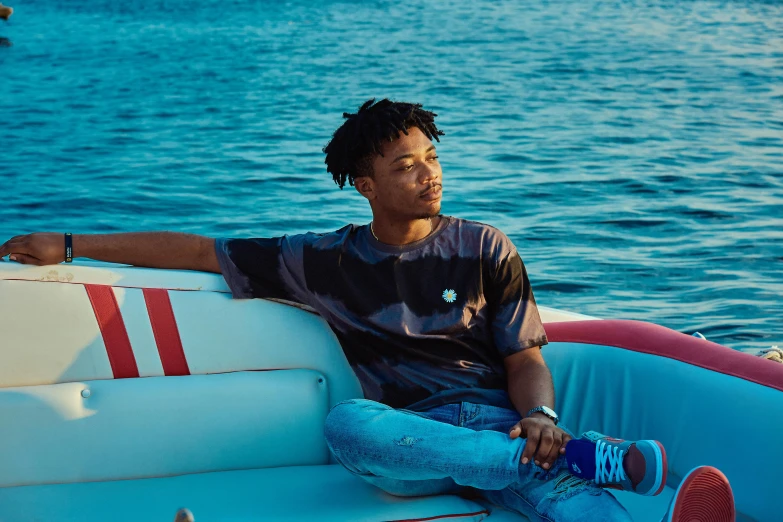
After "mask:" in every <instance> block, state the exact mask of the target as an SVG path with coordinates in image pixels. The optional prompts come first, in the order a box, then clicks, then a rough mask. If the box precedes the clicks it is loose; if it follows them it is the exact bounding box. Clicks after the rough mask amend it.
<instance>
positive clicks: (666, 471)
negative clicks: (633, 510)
mask: <svg viewBox="0 0 783 522" xmlns="http://www.w3.org/2000/svg"><path fill="white" fill-rule="evenodd" d="M654 442H655V443H656V444H657V445H658V448H659V449H660V450H661V460H662V464H661V467H662V468H663V476H662V478H661V487H659V488H658V491H656V492H655V493H653V495H660V494H661V491H663V488H665V487H666V479H667V478H668V474H669V463H668V462H667V461H666V450H665V449H664V447H663V444H661V443H660V442H658V441H657V440H656V441H654Z"/></svg>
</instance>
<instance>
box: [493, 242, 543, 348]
mask: <svg viewBox="0 0 783 522" xmlns="http://www.w3.org/2000/svg"><path fill="white" fill-rule="evenodd" d="M485 295H486V298H487V304H488V305H489V307H490V310H491V313H492V335H493V337H494V340H495V346H496V347H497V349H498V351H499V352H500V354H501V355H502V356H503V357H508V356H509V355H513V354H515V353H517V352H521V351H522V350H526V349H528V348H532V347H534V346H543V345H545V344H547V342H548V341H547V338H546V332H545V331H544V325H543V323H542V322H541V317H540V316H539V314H538V307H537V306H536V300H535V298H534V297H533V290H532V288H531V287H530V281H529V280H528V278H527V271H526V270H525V265H524V264H523V263H522V258H520V257H519V253H517V251H516V249H514V250H512V251H511V252H509V253H508V254H507V255H506V256H504V257H503V258H502V259H501V260H500V261H499V262H498V263H497V266H496V267H495V270H494V271H493V273H492V276H491V278H490V282H489V285H488V288H487V291H486V292H485Z"/></svg>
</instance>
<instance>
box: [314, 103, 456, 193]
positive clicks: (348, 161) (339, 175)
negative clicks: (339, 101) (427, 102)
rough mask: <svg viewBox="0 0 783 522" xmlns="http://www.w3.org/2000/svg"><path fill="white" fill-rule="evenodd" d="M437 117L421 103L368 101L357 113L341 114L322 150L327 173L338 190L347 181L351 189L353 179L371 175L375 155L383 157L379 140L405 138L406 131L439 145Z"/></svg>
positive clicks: (441, 133) (440, 134)
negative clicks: (337, 126)
mask: <svg viewBox="0 0 783 522" xmlns="http://www.w3.org/2000/svg"><path fill="white" fill-rule="evenodd" d="M436 116H437V114H435V113H433V112H430V111H425V110H424V109H422V108H421V104H420V103H403V102H393V101H391V100H388V99H385V98H384V99H383V100H381V101H379V102H378V103H375V98H372V99H370V100H367V101H366V102H364V104H363V105H362V106H361V107H359V112H357V113H356V114H350V113H348V112H344V113H343V118H345V119H346V121H345V122H344V123H343V124H342V126H341V127H340V128H339V129H337V130H336V131H335V132H334V135H333V136H332V139H331V141H329V143H327V145H326V147H324V148H323V151H324V152H325V153H326V159H325V160H324V163H326V171H327V172H329V173H331V174H332V179H334V182H335V183H337V186H339V187H340V189H342V188H343V187H344V186H345V182H346V180H347V181H348V183H350V184H351V186H353V182H354V179H356V178H358V177H361V176H372V174H373V172H372V160H373V157H374V155H375V154H380V155H381V156H383V154H382V153H381V142H382V141H394V140H395V139H396V138H397V137H398V136H399V134H400V132H402V133H403V134H405V135H406V136H407V135H408V129H409V128H411V127H418V129H419V130H420V131H421V132H423V133H424V134H425V135H426V136H427V138H429V139H430V140H432V139H435V141H438V142H439V141H440V140H439V139H438V136H443V132H442V131H440V130H438V128H437V127H436V126H435V117H436Z"/></svg>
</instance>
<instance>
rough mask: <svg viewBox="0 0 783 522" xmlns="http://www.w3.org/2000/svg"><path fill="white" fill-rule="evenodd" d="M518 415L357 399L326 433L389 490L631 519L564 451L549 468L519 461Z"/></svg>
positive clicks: (575, 520)
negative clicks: (576, 472) (574, 471)
mask: <svg viewBox="0 0 783 522" xmlns="http://www.w3.org/2000/svg"><path fill="white" fill-rule="evenodd" d="M519 420H520V415H519V413H517V412H516V411H512V410H507V409H505V408H498V407H495V406H486V405H478V404H472V403H468V402H463V403H461V404H447V405H444V406H439V407H437V408H433V409H431V410H428V411H425V412H412V411H407V410H395V409H393V408H390V407H389V406H386V405H384V404H380V403H377V402H374V401H369V400H364V399H355V400H349V401H344V402H341V403H339V404H337V405H336V406H335V407H334V408H332V411H331V412H330V413H329V415H328V417H327V419H326V425H325V426H324V433H325V435H326V441H327V444H328V445H329V449H330V450H331V451H332V453H333V454H334V456H335V458H336V459H337V461H338V462H339V463H340V464H342V465H343V466H344V467H345V468H346V469H347V470H348V471H350V472H351V473H353V474H355V475H358V476H360V477H361V478H363V479H364V480H366V481H367V482H369V483H371V484H373V485H375V486H377V487H379V488H381V489H383V490H384V491H386V492H387V493H390V494H392V495H397V496H404V497H411V496H421V495H436V494H444V493H451V494H462V495H467V496H474V497H479V498H483V499H484V500H486V501H488V502H489V503H491V504H495V505H500V506H503V507H505V508H506V509H510V510H512V511H516V512H518V513H521V514H522V515H525V516H527V517H528V518H529V519H530V520H533V521H538V520H544V521H553V522H582V521H585V522H586V521H591V522H592V521H596V520H612V521H630V520H631V517H630V515H629V514H628V512H627V511H626V510H625V509H624V508H623V507H622V506H621V505H620V503H619V502H617V500H616V499H615V498H614V497H613V496H612V495H611V494H610V493H608V492H607V491H604V490H603V489H600V488H598V487H596V486H595V485H593V484H592V483H590V482H586V481H583V480H580V479H578V478H576V477H574V476H573V475H571V474H570V473H568V466H567V465H566V463H565V457H562V456H561V457H560V458H559V459H558V460H557V461H556V462H555V464H554V466H552V468H551V469H550V470H548V471H547V470H544V469H542V468H540V467H538V466H536V465H535V464H534V463H532V462H531V463H530V464H521V463H520V459H521V456H522V451H523V450H524V447H525V439H522V438H518V439H511V438H510V437H509V436H508V432H509V431H510V430H511V428H512V427H513V426H514V424H516V423H517V422H519Z"/></svg>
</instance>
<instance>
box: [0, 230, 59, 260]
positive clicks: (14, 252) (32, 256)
mask: <svg viewBox="0 0 783 522" xmlns="http://www.w3.org/2000/svg"><path fill="white" fill-rule="evenodd" d="M9 254H10V256H11V257H10V259H11V260H12V261H16V262H17V263H22V264H24V265H39V266H40V265H55V264H57V263H62V262H63V261H65V234H58V233H54V232H43V233H38V234H27V235H24V236H16V237H12V238H11V239H9V240H8V241H6V242H5V243H3V244H2V245H0V257H5V256H7V255H9Z"/></svg>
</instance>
